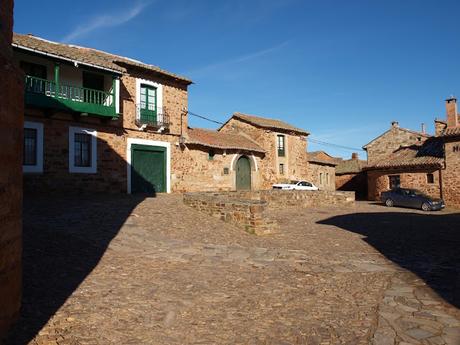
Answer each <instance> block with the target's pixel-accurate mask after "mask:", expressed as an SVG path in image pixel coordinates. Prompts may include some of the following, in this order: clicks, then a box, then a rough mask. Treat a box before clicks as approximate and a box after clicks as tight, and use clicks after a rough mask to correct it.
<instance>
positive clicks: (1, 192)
mask: <svg viewBox="0 0 460 345" xmlns="http://www.w3.org/2000/svg"><path fill="white" fill-rule="evenodd" d="M12 28H13V1H12V0H3V1H1V2H0V74H1V75H2V82H1V83H0V146H1V150H0V164H1V167H2V168H1V169H0V338H1V337H2V335H3V334H5V332H6V331H7V330H8V328H9V327H10V326H11V324H12V323H13V322H14V321H15V320H16V319H17V318H18V316H19V308H20V305H21V289H22V286H21V285H22V276H21V274H22V268H21V254H22V129H23V121H24V118H23V115H22V114H23V104H24V100H23V90H24V86H23V74H22V72H21V71H19V70H18V69H17V68H16V67H15V66H16V65H15V64H14V62H13V55H12V51H11V40H12ZM0 342H1V341H0Z"/></svg>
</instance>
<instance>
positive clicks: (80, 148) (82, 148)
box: [74, 133, 91, 167]
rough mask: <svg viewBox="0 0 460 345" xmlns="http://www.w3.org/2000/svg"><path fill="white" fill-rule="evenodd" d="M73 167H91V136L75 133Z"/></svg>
mask: <svg viewBox="0 0 460 345" xmlns="http://www.w3.org/2000/svg"><path fill="white" fill-rule="evenodd" d="M74 138H75V146H74V158H75V160H74V165H75V166H76V167H89V166H91V135H90V134H86V133H75V137H74Z"/></svg>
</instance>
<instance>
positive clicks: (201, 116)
mask: <svg viewBox="0 0 460 345" xmlns="http://www.w3.org/2000/svg"><path fill="white" fill-rule="evenodd" d="M188 114H189V115H192V116H195V117H199V118H200V119H203V120H206V121H209V122H214V123H217V124H218V125H223V124H224V123H223V122H220V121H216V120H213V119H210V118H209V117H206V116H203V115H198V114H195V113H192V112H191V111H188Z"/></svg>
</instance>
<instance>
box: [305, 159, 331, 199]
mask: <svg viewBox="0 0 460 345" xmlns="http://www.w3.org/2000/svg"><path fill="white" fill-rule="evenodd" d="M307 157H308V180H309V181H311V182H313V184H315V185H316V186H317V187H318V188H319V189H321V190H331V191H332V190H335V167H336V166H337V158H334V157H332V156H330V155H328V154H327V153H326V152H324V151H315V152H308V153H307Z"/></svg>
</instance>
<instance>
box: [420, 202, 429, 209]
mask: <svg viewBox="0 0 460 345" xmlns="http://www.w3.org/2000/svg"><path fill="white" fill-rule="evenodd" d="M422 210H423V211H430V210H431V207H430V204H428V203H427V202H424V203H423V204H422Z"/></svg>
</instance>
